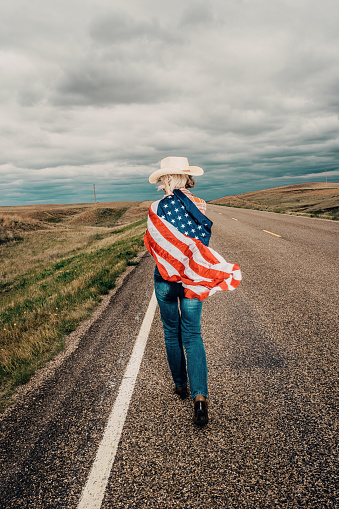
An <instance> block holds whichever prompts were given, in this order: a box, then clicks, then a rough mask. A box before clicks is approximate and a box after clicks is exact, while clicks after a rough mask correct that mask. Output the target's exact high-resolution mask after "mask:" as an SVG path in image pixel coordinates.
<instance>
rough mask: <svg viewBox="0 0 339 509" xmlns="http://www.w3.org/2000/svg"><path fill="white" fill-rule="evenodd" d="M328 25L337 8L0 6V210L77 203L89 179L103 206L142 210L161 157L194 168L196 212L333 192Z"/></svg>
mask: <svg viewBox="0 0 339 509" xmlns="http://www.w3.org/2000/svg"><path fill="white" fill-rule="evenodd" d="M338 14H339V4H338V2H336V1H335V0H323V2H322V3H321V4H319V3H316V2H315V1H313V0H299V1H298V2H297V3H296V2H295V3H292V2H290V1H289V0H279V1H277V2H271V1H270V0H257V1H255V2H253V1H248V0H238V1H236V2H235V1H233V0H226V1H221V0H213V1H212V2H202V1H200V0H188V1H187V2H180V1H179V0H173V2H171V3H167V4H164V3H162V2H156V1H155V0H144V2H142V3H141V4H140V2H138V1H137V0H126V2H125V3H124V4H121V3H119V4H118V3H117V2H115V1H114V0H113V2H112V1H108V0H97V2H95V3H93V2H92V1H89V0H83V2H82V3H81V9H79V4H78V2H74V1H73V0H67V1H66V0H60V2H58V3H57V4H56V3H55V2H53V1H52V0H44V1H42V0H32V2H30V3H29V4H27V2H25V1H24V0H13V2H11V3H7V2H4V3H3V4H2V5H1V7H0V28H1V30H0V45H1V50H0V72H1V76H2V79H1V82H0V102H1V115H0V140H1V141H0V143H1V151H0V196H1V203H4V204H10V203H22V202H27V203H28V202H32V200H33V201H34V200H35V199H36V200H40V201H41V200H42V201H48V202H53V201H54V202H55V200H57V201H59V202H60V200H61V201H64V202H67V201H74V200H76V201H80V202H81V201H86V200H87V199H91V185H92V184H93V179H95V180H96V182H97V185H98V189H100V188H101V189H102V191H101V195H100V196H101V198H100V199H101V200H102V201H106V200H107V199H109V196H111V197H112V199H119V198H121V199H127V198H126V196H127V195H128V196H130V197H131V199H134V198H135V197H138V196H142V197H145V199H146V198H147V197H150V199H152V198H154V197H156V196H157V193H156V191H154V190H153V188H152V187H151V186H149V184H148V182H147V175H148V173H149V172H150V171H151V170H152V168H154V167H156V166H157V164H158V161H159V160H160V159H161V158H162V157H165V156H167V155H169V154H177V155H187V156H188V157H189V159H190V161H191V162H192V164H198V165H201V166H203V167H204V168H205V170H206V174H205V177H204V179H201V182H200V183H198V184H197V192H201V193H202V195H204V196H205V197H206V198H207V199H212V198H216V197H218V196H221V195H222V194H228V193H229V192H230V191H232V192H241V191H248V190H250V189H252V188H253V189H254V188H256V189H258V188H264V187H267V186H269V185H271V184H272V185H284V184H288V183H292V182H297V181H302V180H303V179H306V180H309V179H322V178H323V173H324V170H325V168H326V169H327V171H328V177H329V179H332V180H337V179H338V173H337V161H338V146H339V143H338V141H339V140H338V138H339V118H338V114H339V109H338V97H339V94H338V92H339V69H338V65H337V51H336V48H337V47H338V43H339V34H338V31H337V26H336V21H335V20H336V19H337V18H338ZM143 182H144V183H143ZM34 191H35V192H34ZM98 192H99V193H100V191H98Z"/></svg>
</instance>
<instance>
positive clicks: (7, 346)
mask: <svg viewBox="0 0 339 509" xmlns="http://www.w3.org/2000/svg"><path fill="white" fill-rule="evenodd" d="M124 205H125V206H124V207H116V206H115V207H107V206H106V207H102V208H101V209H102V210H100V207H99V208H98V209H99V213H97V212H96V211H95V210H94V215H93V213H92V212H93V210H91V209H93V207H92V208H90V207H85V206H84V207H77V208H76V207H73V208H71V213H65V210H68V207H65V206H63V209H62V212H61V207H60V208H59V209H57V208H56V211H57V214H55V215H54V216H53V217H58V218H60V217H62V219H61V221H59V220H58V221H57V222H53V223H52V225H51V224H50V222H49V221H46V219H43V218H44V217H45V213H46V210H47V209H46V210H44V209H43V207H38V208H37V209H34V208H33V207H31V208H29V213H27V211H26V213H24V214H22V212H23V210H20V214H19V213H18V211H17V210H11V211H10V213H8V212H7V213H6V214H4V213H3V212H2V211H1V210H0V214H1V216H0V218H1V219H2V223H1V224H2V225H3V230H0V238H2V237H1V236H3V235H7V236H8V234H9V233H12V235H13V237H12V238H11V240H8V241H5V242H2V243H1V244H0V261H1V272H0V379H1V397H0V406H2V408H4V407H5V406H6V404H7V403H8V400H9V396H10V394H11V393H12V392H13V389H14V388H15V386H17V385H19V384H22V383H25V382H26V381H27V380H29V378H30V377H31V375H32V374H33V373H34V371H35V370H36V369H37V367H39V366H42V365H44V363H45V362H46V361H48V360H49V359H50V358H52V357H53V356H54V355H55V354H56V353H58V352H59V351H60V350H61V349H62V348H63V346H64V339H65V335H67V334H69V333H70V332H71V331H72V330H74V328H75V327H76V326H77V325H78V324H79V323H80V322H81V321H82V320H84V319H85V318H87V317H88V316H89V314H90V312H91V311H92V310H93V308H94V307H95V306H96V305H97V304H98V302H99V301H100V300H101V297H100V296H101V295H102V294H105V293H107V292H108V291H109V290H110V289H111V288H113V287H114V284H115V280H116V278H117V277H118V276H119V274H121V272H123V271H124V270H125V267H126V265H127V264H128V263H130V260H131V259H132V258H133V257H134V256H135V255H136V254H137V252H138V251H139V250H140V249H141V248H142V246H143V242H142V238H143V234H144V231H145V216H146V213H147V207H146V208H145V206H139V204H135V203H132V204H130V207H129V206H128V204H126V203H125V204H124ZM131 207H133V208H134V209H138V214H137V218H138V219H140V217H143V219H141V220H140V221H136V222H134V223H132V224H131V223H129V222H128V218H127V219H123V216H124V215H125V214H126V212H127V211H128V209H129V208H131ZM86 209H87V211H86ZM107 209H108V210H107ZM51 210H52V212H53V209H51V208H50V207H48V213H49V214H50V213H51ZM86 212H89V215H88V222H87V223H86V222H85V220H84V217H83V214H84V213H86ZM133 214H134V213H133ZM133 214H132V216H133ZM37 216H39V218H40V219H37ZM79 216H82V220H81V221H80V222H76V221H73V219H74V217H79ZM93 217H94V218H95V219H96V220H98V218H99V225H96V226H93V221H92V220H93ZM133 217H136V216H135V215H134V216H133ZM107 224H109V225H110V227H108V226H107ZM121 224H122V227H121ZM102 225H105V226H102ZM4 232H5V233H4ZM131 263H132V262H131Z"/></svg>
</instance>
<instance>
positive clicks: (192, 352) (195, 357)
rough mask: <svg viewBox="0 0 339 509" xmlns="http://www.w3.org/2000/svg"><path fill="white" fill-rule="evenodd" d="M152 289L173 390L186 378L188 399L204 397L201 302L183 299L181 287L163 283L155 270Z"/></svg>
mask: <svg viewBox="0 0 339 509" xmlns="http://www.w3.org/2000/svg"><path fill="white" fill-rule="evenodd" d="M154 288H155V294H156V297H157V300H158V304H159V307H160V313H161V320H162V323H163V326H164V333H165V345H166V352H167V360H168V364H169V367H170V370H171V373H172V377H173V381H174V383H175V385H176V386H177V387H184V386H185V385H187V374H188V378H189V383H190V390H191V396H192V398H193V399H194V398H195V396H197V395H198V394H202V395H203V396H205V397H207V363H206V354H205V348H204V343H203V341H202V337H201V326H200V317H201V309H202V302H200V301H199V300H198V299H187V298H186V297H185V296H184V288H183V286H182V285H181V283H172V282H170V281H165V280H164V279H163V278H162V277H161V275H160V273H159V271H158V268H157V267H155V271H154ZM178 304H179V306H178ZM179 307H180V312H179ZM184 349H185V351H186V357H187V371H186V360H185V354H184Z"/></svg>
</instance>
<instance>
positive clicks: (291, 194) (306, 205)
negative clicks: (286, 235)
mask: <svg viewBox="0 0 339 509" xmlns="http://www.w3.org/2000/svg"><path fill="white" fill-rule="evenodd" d="M210 203H215V204H217V205H227V206H231V207H241V208H250V209H258V210H268V211H271V212H284V213H290V214H299V215H308V216H313V217H324V218H327V219H338V217H339V184H338V183H331V184H328V185H326V184H324V183H319V182H313V183H309V184H297V185H294V186H285V187H275V188H273V189H265V190H263V191H255V192H251V193H244V194H238V195H233V196H224V197H223V198H219V199H218V200H213V201H212V202H210Z"/></svg>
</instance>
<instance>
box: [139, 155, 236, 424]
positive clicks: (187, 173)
mask: <svg viewBox="0 0 339 509" xmlns="http://www.w3.org/2000/svg"><path fill="white" fill-rule="evenodd" d="M203 173H204V171H203V169H202V168H200V167H198V166H189V164H188V160H187V158H186V157H166V158H165V159H163V160H162V161H161V163H160V169H159V170H156V171H154V172H153V173H152V174H151V175H150V177H149V181H150V183H151V184H155V183H157V182H159V181H161V185H160V186H159V188H158V189H161V190H163V191H164V192H165V195H164V197H163V198H162V199H161V200H158V201H157V202H154V203H152V205H151V206H150V209H149V216H148V223H147V232H146V235H145V238H144V241H145V245H146V247H147V249H148V251H149V252H150V254H151V255H152V256H154V258H155V261H156V267H155V271H154V286H155V293H156V297H157V301H158V304H159V307H160V313H161V320H162V323H163V327H164V333H165V345H166V352H167V359H168V364H169V367H170V370H171V373H172V377H173V381H174V384H175V387H174V392H175V393H176V394H178V395H179V396H180V397H181V398H182V399H184V398H185V397H186V396H187V381H188V380H189V385H190V391H191V396H192V398H193V422H194V423H195V424H196V425H198V426H204V425H206V424H207V422H208V411H207V395H208V389H207V364H206V354H205V348H204V344H203V340H202V337H201V326H200V318H201V310H202V303H203V302H202V301H203V300H204V299H205V298H206V297H208V296H209V295H212V294H213V293H215V292H216V291H218V290H232V289H234V288H236V287H237V286H238V284H239V283H240V279H241V274H240V270H239V266H238V265H234V264H229V263H227V262H226V261H225V260H224V259H223V258H222V257H221V256H220V255H219V254H218V253H216V252H215V251H213V250H212V249H210V248H208V247H207V246H208V243H209V238H210V235H211V227H212V222H211V221H210V220H209V219H208V218H207V217H206V216H205V211H206V202H205V201H204V200H202V199H200V198H197V197H195V196H193V194H192V193H191V192H190V191H189V189H190V188H192V187H194V185H195V182H194V180H193V178H192V177H193V176H199V175H203ZM178 305H179V306H178ZM184 350H185V352H186V358H187V365H186V359H185V354H184Z"/></svg>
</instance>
